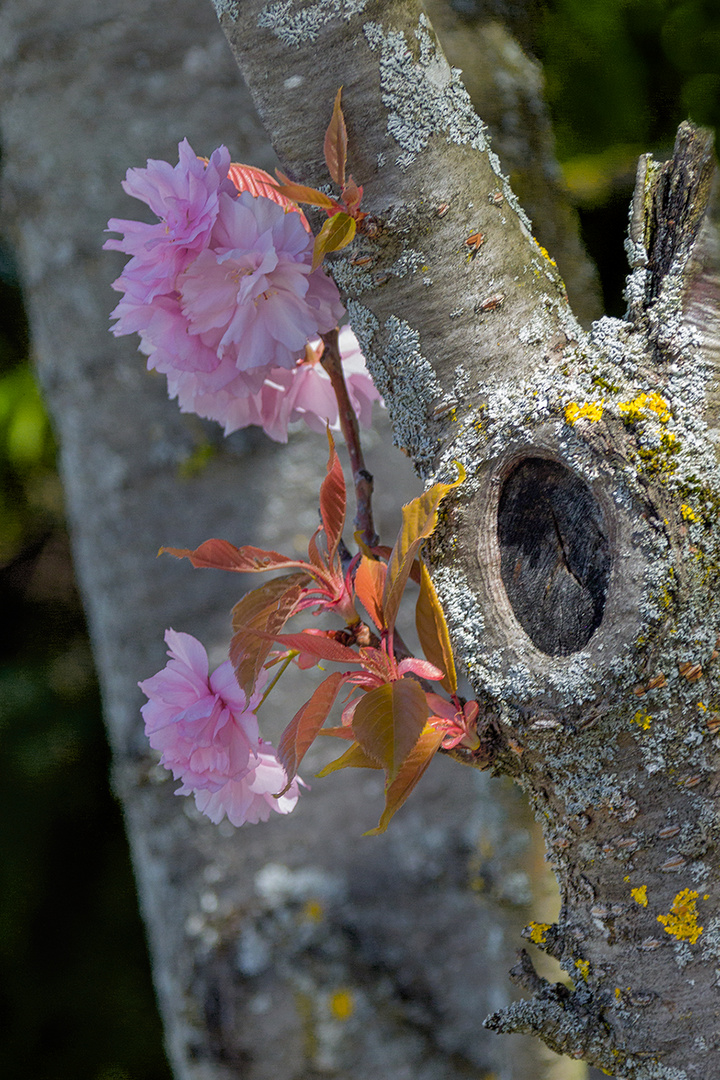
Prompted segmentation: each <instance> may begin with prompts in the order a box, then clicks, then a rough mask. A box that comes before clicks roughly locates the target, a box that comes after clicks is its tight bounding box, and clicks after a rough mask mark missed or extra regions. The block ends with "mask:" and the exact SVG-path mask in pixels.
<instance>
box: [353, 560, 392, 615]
mask: <svg viewBox="0 0 720 1080" xmlns="http://www.w3.org/2000/svg"><path fill="white" fill-rule="evenodd" d="M386 572H387V567H386V565H385V563H382V562H379V561H378V560H377V559H368V557H367V555H361V556H360V564H359V566H358V568H357V571H356V573H355V595H356V596H357V598H358V600H359V601H360V603H361V604H362V606H363V607H364V608H365V610H366V611H367V613H368V615H369V616H370V618H371V619H372V620H373V622H374V623H375V625H376V626H377V628H378V630H382V629H383V627H384V626H385V619H384V617H383V610H382V595H383V588H384V587H385V574H386Z"/></svg>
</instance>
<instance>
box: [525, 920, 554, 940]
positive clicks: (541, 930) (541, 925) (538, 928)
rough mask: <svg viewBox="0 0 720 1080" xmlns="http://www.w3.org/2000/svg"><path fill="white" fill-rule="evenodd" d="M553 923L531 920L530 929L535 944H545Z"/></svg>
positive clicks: (531, 938)
mask: <svg viewBox="0 0 720 1080" xmlns="http://www.w3.org/2000/svg"><path fill="white" fill-rule="evenodd" d="M550 926H551V923H547V922H531V923H530V924H529V927H528V929H529V930H530V940H531V941H532V943H533V945H544V944H545V938H546V935H547V932H548V930H549V929H550Z"/></svg>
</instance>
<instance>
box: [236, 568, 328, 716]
mask: <svg viewBox="0 0 720 1080" xmlns="http://www.w3.org/2000/svg"><path fill="white" fill-rule="evenodd" d="M309 581H310V578H309V576H308V575H307V574H303V573H296V574H285V575H284V576H283V577H277V578H273V579H272V581H268V582H266V583H265V584H264V585H261V586H260V588H258V589H252V590H251V591H250V592H249V593H246V594H245V596H243V598H242V600H239V601H238V603H237V604H236V605H235V607H234V608H233V630H234V631H235V633H234V635H233V638H232V641H231V643H230V660H231V662H232V665H233V667H234V668H235V674H236V675H237V680H238V683H239V684H240V686H241V687H242V689H243V690H244V691H245V693H246V694H247V696H248V697H249V696H250V694H251V693H252V691H253V688H254V686H255V682H256V680H257V677H258V675H259V674H260V671H261V669H262V666H263V664H264V663H265V661H266V660H267V658H268V656H269V654H270V652H271V651H272V647H273V644H274V640H275V639H274V637H273V634H274V633H278V632H279V631H280V630H282V628H283V626H284V625H285V623H286V622H287V620H288V619H289V618H290V616H291V615H292V614H293V612H294V611H295V608H296V607H297V605H298V602H299V600H300V597H301V596H302V594H303V591H304V590H305V589H306V588H307V586H308V583H309ZM258 630H267V631H269V635H268V637H267V638H266V637H260V636H259V635H258V633H257V631H258Z"/></svg>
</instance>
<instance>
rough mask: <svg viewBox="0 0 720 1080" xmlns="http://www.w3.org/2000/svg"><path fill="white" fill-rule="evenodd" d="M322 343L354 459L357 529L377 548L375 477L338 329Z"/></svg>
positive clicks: (352, 463)
mask: <svg viewBox="0 0 720 1080" xmlns="http://www.w3.org/2000/svg"><path fill="white" fill-rule="evenodd" d="M322 339H323V344H324V345H325V348H324V350H323V354H322V356H321V358H320V363H321V364H322V366H323V367H324V368H325V370H326V371H327V373H328V375H329V376H330V382H331V384H332V388H333V391H334V393H335V397H336V399H337V403H338V415H339V417H340V429H341V431H342V433H343V438H344V439H345V445H346V446H347V448H348V453H349V455H350V468H351V469H352V476H353V484H354V485H355V509H356V514H355V528H356V529H357V530H359V531H360V532H361V533H362V538H363V541H364V542H365V543H366V544H367V545H368V547H375V546H376V544H377V543H378V542H379V541H378V535H377V533H376V532H375V526H374V524H373V516H372V492H373V478H372V474H371V473H369V472H368V471H367V469H366V468H365V460H364V458H363V452H362V446H361V444H360V431H359V428H358V422H357V416H356V415H355V410H354V409H353V407H352V405H351V403H350V397H349V395H348V390H347V385H346V383H345V376H344V374H343V369H342V360H341V358H340V348H339V346H338V330H337V327H336V328H335V329H334V330H330V331H329V333H327V334H323V335H322Z"/></svg>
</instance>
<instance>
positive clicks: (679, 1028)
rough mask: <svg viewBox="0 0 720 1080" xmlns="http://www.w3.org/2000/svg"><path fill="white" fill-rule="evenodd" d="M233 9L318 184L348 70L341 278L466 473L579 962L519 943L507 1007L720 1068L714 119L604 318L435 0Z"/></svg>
mask: <svg viewBox="0 0 720 1080" xmlns="http://www.w3.org/2000/svg"><path fill="white" fill-rule="evenodd" d="M216 8H217V9H218V13H219V15H220V18H221V23H222V25H223V28H224V30H225V32H226V34H227V36H228V39H229V41H230V43H231V46H232V48H233V51H234V53H235V55H236V58H237V60H238V63H239V65H240V68H241V70H242V72H243V74H244V76H245V78H246V80H247V82H248V85H249V87H250V90H251V92H252V94H253V96H254V98H255V101H256V104H257V106H258V109H259V111H260V114H261V116H262V117H263V120H264V122H265V123H266V125H267V127H268V131H269V132H270V135H271V137H272V139H273V142H274V145H275V148H276V150H277V152H278V155H279V157H280V159H281V162H282V164H283V167H284V168H285V169H286V170H287V171H288V172H289V173H290V174H291V175H292V176H294V177H295V178H297V179H298V180H300V181H302V182H303V183H308V184H313V185H317V184H322V183H326V182H327V179H328V178H327V176H326V175H325V171H324V165H323V162H322V133H323V131H324V127H325V125H326V124H327V122H328V119H329V116H330V113H331V110H332V102H333V100H334V97H335V93H336V91H337V88H338V86H340V85H341V84H342V85H343V86H344V91H343V107H344V111H345V118H346V121H347V125H348V132H349V139H350V143H349V161H348V164H349V168H350V169H351V170H352V172H353V174H354V175H355V177H356V179H357V181H358V182H359V183H363V184H364V186H365V198H364V202H363V207H364V209H367V210H368V211H369V212H370V213H371V214H372V215H373V216H374V217H375V218H376V219H377V221H378V222H380V223H381V224H380V227H379V228H378V229H377V230H376V231H375V235H373V236H368V235H365V236H362V237H358V239H357V240H356V241H355V243H354V245H353V246H352V247H351V248H349V249H347V251H345V252H342V253H341V254H340V255H339V256H337V257H336V258H334V260H333V274H334V276H335V279H336V281H337V282H338V284H339V285H340V287H341V288H342V289H343V290H344V292H345V295H346V297H347V301H348V310H349V312H350V316H351V319H352V322H353V328H354V329H355V331H356V333H357V334H358V337H359V339H360V342H361V345H362V346H363V350H364V352H365V354H366V356H367V359H368V363H369V366H370V368H371V371H372V373H373V376H374V378H375V379H376V382H377V384H378V386H379V389H380V390H381V392H382V393H383V396H384V397H385V399H386V402H387V404H388V408H389V411H390V416H391V419H392V422H393V426H394V431H395V439H396V441H397V442H398V444H399V445H400V446H402V447H403V448H404V449H405V450H406V451H407V452H408V453H410V455H411V456H412V457H413V459H414V461H415V463H416V466H417V468H418V471H419V472H420V473H421V475H423V476H424V477H426V478H427V479H428V480H435V479H440V478H443V479H444V478H446V477H447V476H448V475H450V471H451V469H452V462H453V460H456V459H457V460H460V461H461V462H462V463H463V465H464V466H465V468H466V470H467V473H468V477H467V480H466V482H465V483H464V484H463V486H462V487H461V488H460V489H459V490H458V491H457V492H454V493H453V495H452V496H451V497H450V498H449V499H448V500H447V503H448V506H447V509H446V517H445V527H444V529H443V530H441V532H440V533H439V534H438V536H437V537H436V538H433V545H432V552H431V555H432V562H433V574H434V580H435V582H436V585H437V587H438V590H439V593H440V596H441V600H442V602H443V606H444V609H445V612H446V615H447V618H448V622H449V624H450V628H451V632H452V634H453V640H454V644H455V647H456V650H457V656H458V660H459V661H460V662H461V663H462V664H464V665H465V667H466V669H467V671H468V673H469V675H470V678H471V681H472V683H473V687H474V690H475V692H476V694H477V695H478V697H479V699H480V700H481V702H482V703H483V708H484V710H485V711H486V714H487V715H492V716H495V717H496V720H495V722H494V724H493V728H494V732H495V738H496V742H495V743H494V744H493V753H494V768H495V769H496V770H497V771H504V772H507V773H509V774H511V775H512V776H514V777H515V778H516V780H517V781H518V782H519V783H520V784H521V785H522V786H523V788H525V789H526V790H527V792H528V795H529V797H530V799H531V801H532V804H533V806H534V807H535V809H536V812H537V813H538V815H539V816H540V818H541V820H542V821H543V823H544V827H545V834H546V840H547V845H548V851H549V855H550V858H551V861H552V863H553V866H554V868H555V871H556V874H557V877H558V881H559V885H560V892H561V898H562V911H561V915H560V918H559V920H558V923H557V924H556V925H553V926H545V925H541V924H531V926H530V927H529V928H528V931H527V935H528V937H529V938H530V940H531V941H532V942H533V943H534V944H535V945H538V946H540V947H541V948H544V949H546V950H547V951H548V952H549V953H552V954H553V955H554V956H556V957H557V958H558V959H559V960H560V962H561V964H562V965H563V967H564V968H565V970H566V971H567V972H568V973H569V974H570V976H571V978H572V980H573V983H574V988H573V989H568V988H567V987H564V986H561V985H557V986H554V987H553V986H550V985H549V984H546V983H545V982H544V981H543V980H540V979H539V977H538V976H536V975H535V974H534V972H533V970H532V965H531V961H530V960H529V958H528V957H527V956H524V957H523V958H522V960H521V964H520V967H519V969H516V975H515V977H516V978H518V979H519V980H520V981H521V982H522V983H523V984H524V985H525V986H527V987H528V988H529V989H531V990H532V991H533V996H532V997H531V998H530V999H529V1000H527V1001H523V1002H518V1003H516V1004H515V1005H513V1006H511V1007H510V1008H509V1009H508V1010H506V1011H505V1012H503V1013H502V1014H500V1015H495V1016H493V1017H491V1018H490V1019H489V1020H488V1024H489V1025H490V1026H491V1027H493V1028H495V1029H497V1030H502V1031H526V1032H532V1033H535V1034H537V1035H539V1036H540V1037H541V1038H542V1039H544V1040H545V1042H547V1043H548V1045H550V1046H551V1047H553V1049H556V1050H559V1051H562V1052H564V1053H568V1054H571V1055H572V1056H575V1057H582V1058H583V1059H585V1060H586V1061H588V1062H590V1063H592V1064H595V1065H598V1066H600V1067H602V1068H604V1069H606V1070H608V1071H610V1072H611V1073H615V1074H618V1075H622V1076H623V1077H628V1078H631V1077H632V1078H638V1080H650V1078H659V1077H663V1078H668V1080H682V1078H691V1077H697V1078H699V1077H703V1078H715V1077H720V1061H719V1060H718V1058H719V1056H720V1055H719V1053H718V1050H719V1049H720V1043H719V1039H720V1035H719V1032H718V1012H719V1009H720V987H719V985H718V968H719V967H720V963H719V962H720V911H719V910H718V908H719V905H720V889H719V888H718V886H719V884H720V881H719V878H720V870H719V869H718V864H717V853H716V848H717V840H718V826H717V813H716V804H715V799H716V795H717V776H718V764H719V762H718V740H717V733H718V730H719V729H720V695H719V694H718V690H717V663H718V659H719V657H718V651H719V650H718V647H717V642H718V631H719V630H720V618H718V600H717V596H718V586H719V585H720V580H719V579H720V570H719V567H718V557H719V556H720V550H719V543H718V541H719V537H718V529H717V524H716V522H717V512H718V505H719V498H720V491H719V490H718V487H719V485H718V475H717V454H716V440H717V427H718V415H717V409H718V387H717V381H718V365H719V364H720V337H719V335H718V311H719V307H720V297H719V292H720V286H719V278H718V255H717V238H716V234H715V231H714V228H713V224H712V221H711V217H712V213H713V207H714V205H715V204H714V201H713V190H714V180H713V177H714V165H713V160H712V149H711V145H710V142H709V139H708V137H707V136H706V135H705V134H703V133H699V132H697V131H695V130H693V129H692V128H691V127H690V126H689V125H683V126H682V127H681V129H680V132H679V135H678V140H677V143H676V147H675V153H674V156H673V159H672V161H671V162H669V163H667V164H666V165H660V164H657V163H655V162H653V161H652V159H650V158H649V157H648V158H644V159H642V161H641V166H640V172H639V180H638V187H637V190H636V193H635V197H634V200H633V209H632V216H631V227H630V238H629V242H628V251H629V256H630V264H631V274H630V277H629V278H628V286H627V295H628V303H629V308H628V319H627V321H623V320H617V319H607V318H605V319H601V320H600V321H599V322H597V323H595V324H594V326H593V328H592V330H591V332H590V333H589V334H586V333H585V332H584V331H583V330H582V329H581V328H580V326H579V325H578V323H577V321H576V320H575V318H574V317H573V314H572V312H571V311H570V308H569V306H568V303H567V298H566V296H565V290H564V286H563V283H562V281H561V279H560V277H559V275H558V273H557V270H556V267H555V265H554V263H553V261H552V259H551V258H550V256H549V255H548V254H547V252H545V251H544V250H543V249H541V248H540V247H539V245H538V244H537V243H536V242H535V241H534V240H533V238H532V233H531V229H530V225H529V222H528V221H527V218H526V217H525V216H524V214H523V213H522V210H521V209H520V207H519V206H518V204H517V201H516V200H515V197H514V195H513V193H512V191H511V190H510V188H509V185H508V184H507V181H506V180H505V179H504V178H503V177H502V176H501V175H500V173H499V166H498V163H497V159H496V158H494V155H493V154H492V151H491V150H490V149H489V146H488V144H487V138H486V135H485V131H484V127H483V125H482V123H481V122H480V121H479V120H477V118H476V117H475V116H474V113H473V112H472V110H471V108H470V106H469V101H468V99H467V96H466V95H465V94H464V91H463V88H462V85H461V84H460V82H459V79H458V77H457V73H456V72H454V71H452V69H450V67H449V65H448V64H447V62H446V61H445V59H444V57H443V55H442V53H441V51H440V49H439V47H438V45H437V42H436V40H435V37H434V35H433V32H432V28H431V27H430V24H429V22H428V20H427V19H426V17H425V16H424V14H423V13H422V11H421V9H420V7H419V5H417V4H415V3H410V2H403V3H400V2H396V3H393V2H389V3H379V2H377V0H375V2H373V0H369V2H367V3H356V4H353V5H344V6H343V7H342V10H341V9H340V8H339V6H338V4H337V3H329V2H326V3H322V2H319V3H316V4H314V5H313V7H312V9H306V8H303V9H300V8H299V7H298V6H297V5H295V4H290V5H282V6H279V5H266V4H262V3H260V2H259V0H251V2H248V3H245V4H243V5H242V15H240V13H239V6H238V5H237V4H230V3H227V4H226V3H223V2H222V0H218V2H216ZM319 58H322V61H321V62H320V59H319ZM274 71H282V73H283V81H282V82H274V81H273V80H272V79H270V78H268V75H267V73H268V72H274ZM478 234H481V237H482V239H481V241H478V242H477V245H476V248H475V250H474V251H472V250H470V249H469V248H468V246H467V244H466V241H467V240H468V239H469V238H470V237H476V236H477V235H478Z"/></svg>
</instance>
